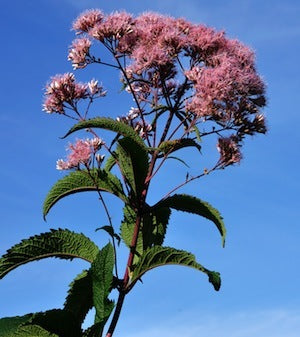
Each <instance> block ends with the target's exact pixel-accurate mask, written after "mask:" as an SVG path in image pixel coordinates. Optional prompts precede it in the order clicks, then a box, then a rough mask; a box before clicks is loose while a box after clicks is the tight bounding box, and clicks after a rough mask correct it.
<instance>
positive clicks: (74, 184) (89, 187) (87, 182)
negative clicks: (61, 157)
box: [43, 169, 127, 218]
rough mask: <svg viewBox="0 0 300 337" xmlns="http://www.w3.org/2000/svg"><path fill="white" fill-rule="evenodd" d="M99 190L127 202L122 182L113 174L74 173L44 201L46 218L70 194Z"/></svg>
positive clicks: (58, 184) (51, 191)
mask: <svg viewBox="0 0 300 337" xmlns="http://www.w3.org/2000/svg"><path fill="white" fill-rule="evenodd" d="M97 190H99V191H105V192H110V193H112V194H114V195H116V196H117V197H119V198H120V199H122V200H123V201H124V202H127V197H126V195H125V193H124V191H123V187H122V184H121V182H120V180H119V179H118V178H117V177H116V176H115V175H113V174H112V173H110V172H108V171H105V170H101V169H95V170H92V171H90V174H89V173H88V172H87V171H86V170H81V171H74V172H71V173H70V174H68V175H67V176H65V177H63V178H62V179H60V180H58V181H57V183H56V184H55V185H54V186H53V187H52V188H51V190H50V191H49V193H48V195H47V196H46V199H45V201H44V207H43V215H44V218H45V216H46V215H47V214H48V212H49V210H50V209H51V208H52V207H53V206H54V205H55V204H56V203H57V201H58V200H60V199H62V198H64V197H66V196H68V195H70V194H74V193H78V192H85V191H97Z"/></svg>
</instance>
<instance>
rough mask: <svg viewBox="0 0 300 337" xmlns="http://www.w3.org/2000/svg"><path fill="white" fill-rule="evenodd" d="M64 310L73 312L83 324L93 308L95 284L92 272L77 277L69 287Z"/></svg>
mask: <svg viewBox="0 0 300 337" xmlns="http://www.w3.org/2000/svg"><path fill="white" fill-rule="evenodd" d="M69 287H70V288H69V291H68V296H67V298H66V301H65V304H64V310H66V311H69V312H71V313H72V314H73V315H74V317H75V318H76V320H77V321H78V322H80V323H83V321H84V319H85V316H86V315H87V313H88V312H89V310H90V309H92V307H93V282H92V276H91V271H90V270H84V271H83V272H82V273H80V274H79V275H77V276H76V278H75V279H74V280H73V281H72V283H71V284H70V286H69Z"/></svg>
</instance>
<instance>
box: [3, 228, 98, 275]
mask: <svg viewBox="0 0 300 337" xmlns="http://www.w3.org/2000/svg"><path fill="white" fill-rule="evenodd" d="M98 251H99V249H98V247H97V246H96V245H95V244H94V243H93V242H92V241H91V240H90V239H89V238H87V237H86V236H84V235H83V234H78V233H74V232H71V231H69V230H67V229H58V230H54V229H52V230H51V232H47V233H43V234H40V235H36V236H32V237H30V238H29V239H26V240H22V241H21V242H20V243H19V244H17V245H15V246H13V247H12V248H10V249H9V250H8V251H7V253H6V254H5V255H3V256H2V258H1V259H0V278H3V277H4V276H5V275H6V274H7V273H9V272H10V271H11V270H13V269H15V268H17V267H19V266H20V265H22V264H25V263H27V262H31V261H36V260H40V259H44V258H48V257H58V258H61V259H69V260H72V259H74V258H81V259H83V260H86V261H88V262H93V261H94V260H95V258H96V256H97V253H98Z"/></svg>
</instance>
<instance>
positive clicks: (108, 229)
mask: <svg viewBox="0 0 300 337" xmlns="http://www.w3.org/2000/svg"><path fill="white" fill-rule="evenodd" d="M101 229H102V230H104V231H105V232H106V233H108V234H109V235H110V237H111V238H112V239H116V240H117V241H118V245H119V244H120V242H121V238H120V236H119V235H118V234H116V233H115V231H114V228H113V227H112V226H102V227H100V228H97V229H96V231H98V230H101Z"/></svg>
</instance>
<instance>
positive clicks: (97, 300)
mask: <svg viewBox="0 0 300 337" xmlns="http://www.w3.org/2000/svg"><path fill="white" fill-rule="evenodd" d="M113 267H114V249H113V246H112V245H111V243H108V244H107V245H106V246H105V247H104V248H103V249H101V250H100V251H99V253H98V255H97V257H96V259H95V261H94V262H93V263H92V267H91V273H92V281H93V302H94V306H95V309H96V317H95V324H96V325H97V330H98V331H99V336H101V335H102V330H103V328H104V325H105V323H106V321H107V319H108V318H109V316H110V314H111V312H112V310H113V308H114V302H113V301H111V300H109V299H108V295H109V293H110V291H111V288H112V282H113Z"/></svg>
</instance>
